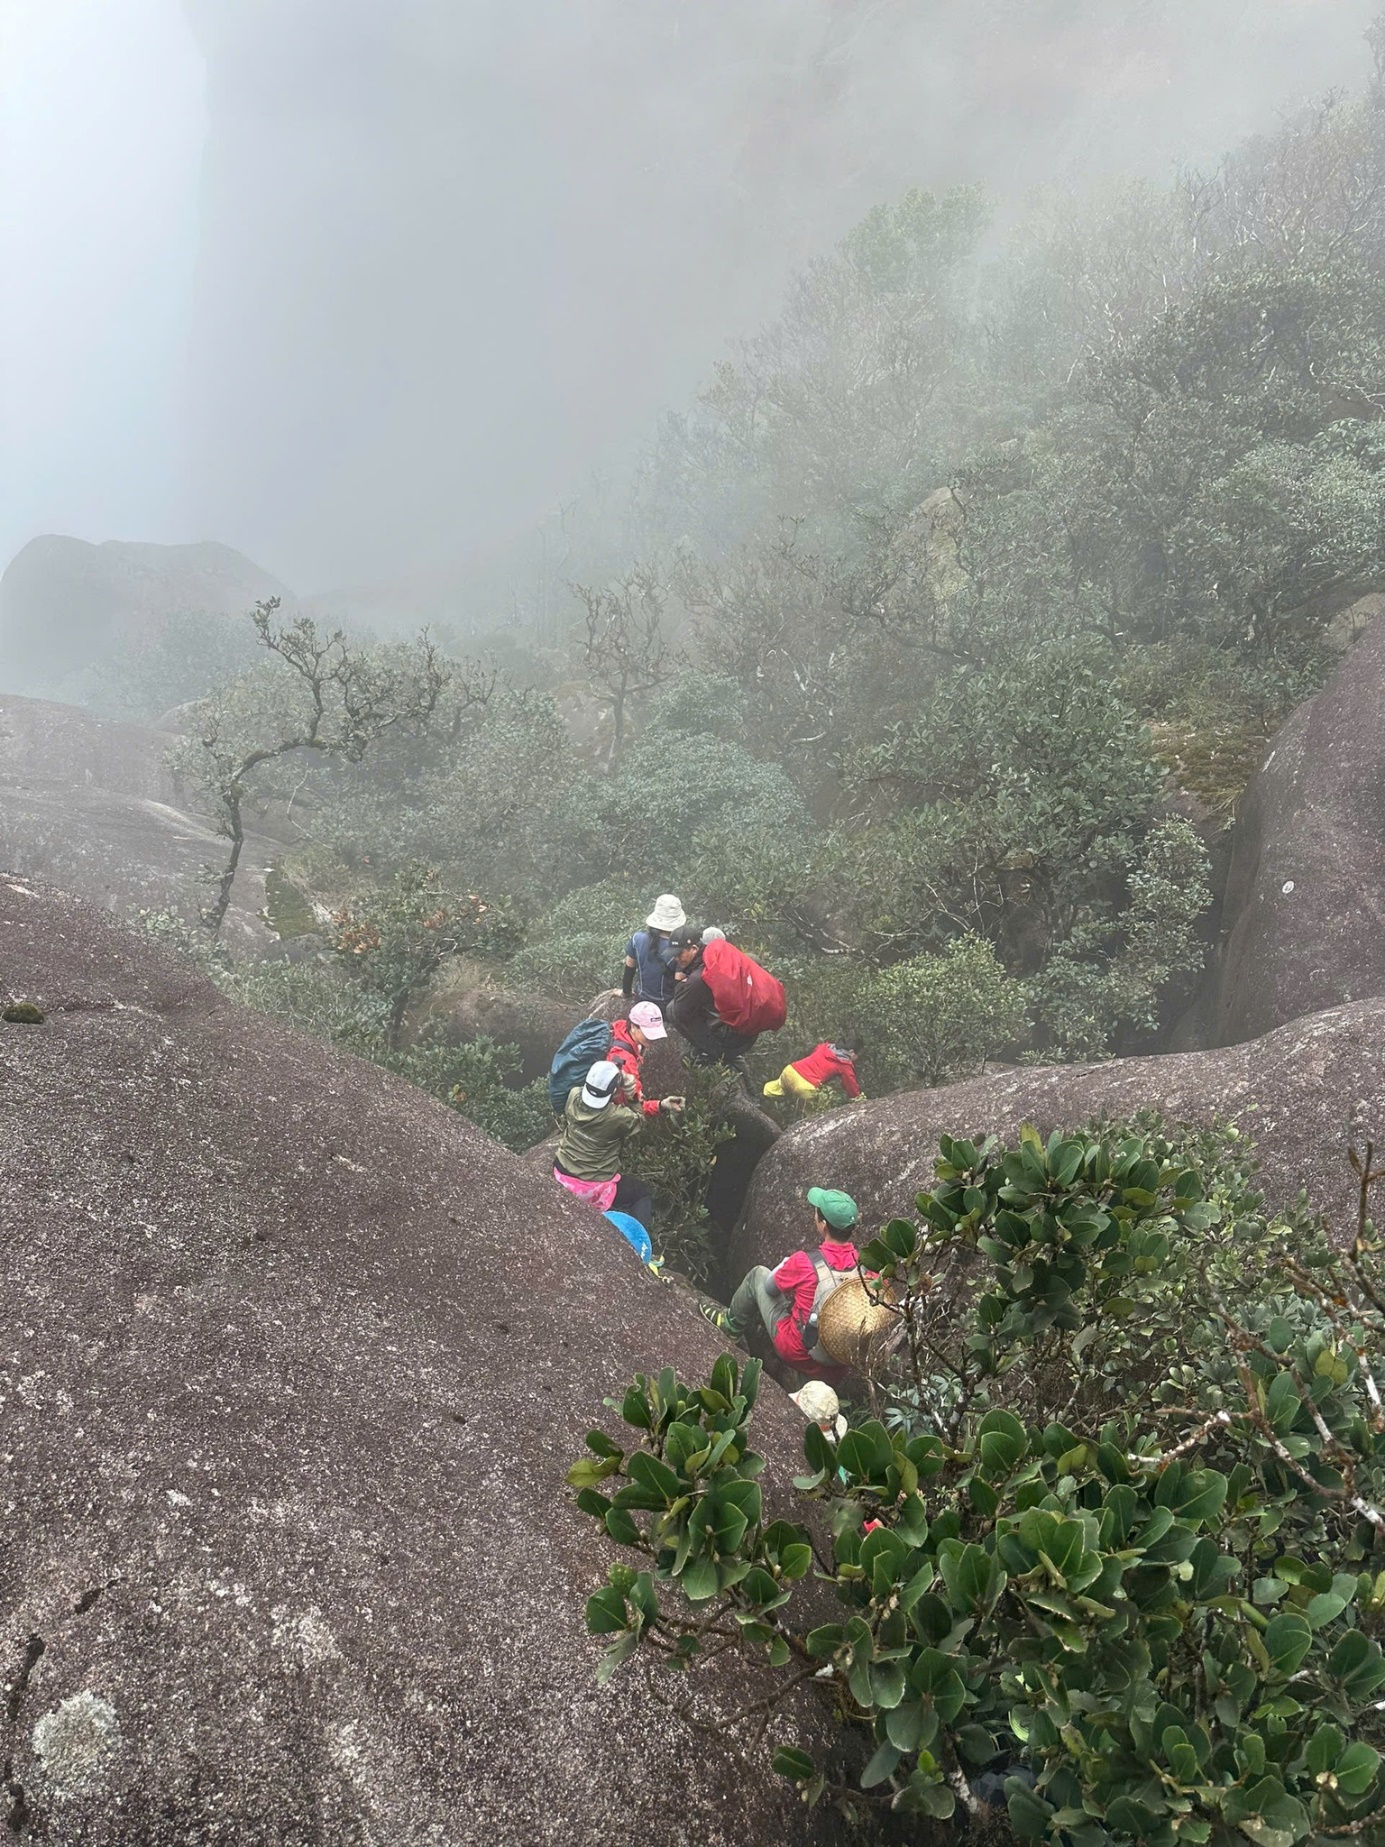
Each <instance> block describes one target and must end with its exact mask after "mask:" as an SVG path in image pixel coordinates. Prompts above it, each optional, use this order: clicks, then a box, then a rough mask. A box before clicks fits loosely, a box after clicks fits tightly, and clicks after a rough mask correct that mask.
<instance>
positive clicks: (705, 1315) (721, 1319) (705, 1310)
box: [697, 1301, 736, 1335]
mask: <svg viewBox="0 0 1385 1847" xmlns="http://www.w3.org/2000/svg"><path fill="white" fill-rule="evenodd" d="M697 1312H698V1313H699V1314H700V1315H701V1317H702V1319H703V1320H704V1321H710V1322H711V1324H712V1326H713V1327H714V1328H715V1329H716V1331H717V1333H718V1334H731V1335H734V1334H735V1331H736V1330H735V1327H734V1326H733V1324H732V1321H731V1317H730V1315H729V1314H728V1313H727V1311H726V1310H725V1309H724V1308H721V1307H719V1306H718V1304H717V1303H715V1302H706V1301H703V1302H699V1303H698V1305H697Z"/></svg>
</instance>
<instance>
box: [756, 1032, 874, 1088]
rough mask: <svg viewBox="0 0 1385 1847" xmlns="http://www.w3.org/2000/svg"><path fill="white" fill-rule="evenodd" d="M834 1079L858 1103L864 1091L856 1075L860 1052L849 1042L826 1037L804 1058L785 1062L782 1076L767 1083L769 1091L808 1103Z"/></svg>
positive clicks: (780, 1074) (766, 1086)
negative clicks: (842, 1043)
mask: <svg viewBox="0 0 1385 1847" xmlns="http://www.w3.org/2000/svg"><path fill="white" fill-rule="evenodd" d="M833 1079H835V1080H836V1081H837V1082H838V1083H839V1084H840V1085H841V1087H842V1089H843V1091H844V1092H845V1093H846V1097H847V1101H848V1102H853V1103H854V1102H855V1101H856V1099H857V1098H858V1097H859V1096H860V1095H861V1085H860V1081H859V1079H858V1078H857V1076H856V1053H855V1052H854V1050H853V1049H852V1048H851V1047H850V1046H849V1045H830V1044H829V1043H828V1042H827V1040H825V1039H824V1040H823V1042H822V1044H821V1045H815V1046H814V1047H813V1049H812V1051H811V1052H809V1053H807V1054H806V1055H805V1056H804V1057H803V1058H796V1059H795V1060H794V1061H793V1063H792V1064H791V1065H785V1066H784V1069H783V1070H782V1071H781V1072H780V1073H779V1075H778V1077H775V1078H771V1079H770V1081H769V1083H768V1084H766V1085H765V1095H766V1096H767V1097H796V1098H797V1099H798V1101H799V1102H800V1103H806V1102H808V1101H809V1100H810V1099H811V1098H813V1097H815V1096H816V1095H817V1094H818V1092H819V1091H820V1090H821V1089H822V1087H823V1085H824V1084H830V1083H831V1082H832V1081H833Z"/></svg>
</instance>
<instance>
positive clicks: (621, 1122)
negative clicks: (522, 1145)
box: [558, 1084, 644, 1180]
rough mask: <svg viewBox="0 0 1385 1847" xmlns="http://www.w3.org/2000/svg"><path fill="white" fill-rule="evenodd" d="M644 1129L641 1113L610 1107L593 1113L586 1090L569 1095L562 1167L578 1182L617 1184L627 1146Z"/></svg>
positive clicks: (575, 1089) (560, 1154)
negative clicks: (584, 1096)
mask: <svg viewBox="0 0 1385 1847" xmlns="http://www.w3.org/2000/svg"><path fill="white" fill-rule="evenodd" d="M643 1127H644V1118H643V1116H642V1115H641V1113H640V1111H639V1110H637V1109H627V1108H626V1107H625V1105H624V1104H623V1103H608V1104H607V1105H606V1107H605V1109H592V1108H591V1107H590V1105H589V1104H586V1103H584V1102H583V1101H582V1086H581V1085H580V1084H575V1085H574V1086H573V1088H572V1089H571V1090H570V1091H569V1092H568V1093H567V1109H566V1110H565V1111H564V1112H563V1134H562V1139H561V1141H560V1142H559V1143H558V1165H559V1167H561V1168H562V1169H563V1171H564V1173H569V1174H571V1175H572V1176H573V1177H574V1179H577V1180H614V1179H615V1177H616V1175H617V1174H618V1173H619V1172H620V1164H621V1159H622V1156H623V1153H624V1149H625V1144H626V1142H627V1141H628V1140H629V1139H630V1137H631V1136H632V1135H638V1134H639V1132H640V1130H641V1129H642V1128H643Z"/></svg>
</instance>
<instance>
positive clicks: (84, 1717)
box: [33, 1687, 120, 1801]
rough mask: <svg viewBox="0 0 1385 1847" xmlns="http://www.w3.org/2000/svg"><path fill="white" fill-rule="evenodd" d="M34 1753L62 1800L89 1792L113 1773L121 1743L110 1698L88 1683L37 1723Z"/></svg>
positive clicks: (56, 1796) (51, 1792)
mask: <svg viewBox="0 0 1385 1847" xmlns="http://www.w3.org/2000/svg"><path fill="white" fill-rule="evenodd" d="M33 1742H34V1755H35V1756H36V1757H37V1758H38V1760H39V1762H40V1764H42V1766H43V1777H44V1781H45V1783H46V1784H47V1787H48V1793H49V1795H50V1796H52V1797H53V1798H54V1799H55V1800H57V1801H62V1800H63V1799H64V1798H66V1797H71V1796H89V1795H92V1794H94V1793H95V1792H96V1791H97V1790H99V1789H100V1788H101V1786H102V1784H103V1783H105V1781H106V1780H107V1778H108V1777H109V1775H110V1772H111V1768H112V1765H113V1764H114V1761H115V1758H116V1755H117V1753H118V1751H119V1749H120V1724H119V1721H118V1720H117V1718H116V1716H115V1707H114V1706H112V1705H111V1703H110V1701H109V1700H105V1699H102V1698H101V1696H100V1695H99V1694H97V1693H93V1692H91V1691H90V1689H89V1688H86V1687H84V1688H83V1689H82V1691H81V1692H80V1693H74V1694H73V1695H72V1697H71V1698H70V1699H65V1700H64V1701H63V1702H62V1704H61V1705H60V1706H56V1707H54V1709H53V1711H52V1712H46V1713H44V1715H43V1717H42V1718H41V1719H40V1720H39V1722H38V1724H37V1725H36V1726H35V1727H34V1741H33Z"/></svg>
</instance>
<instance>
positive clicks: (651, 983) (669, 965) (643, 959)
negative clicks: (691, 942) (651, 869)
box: [621, 891, 688, 1012]
mask: <svg viewBox="0 0 1385 1847" xmlns="http://www.w3.org/2000/svg"><path fill="white" fill-rule="evenodd" d="M687 921H688V919H687V916H686V914H685V912H684V910H683V907H682V905H681V904H680V903H679V902H678V900H677V898H675V897H674V895H673V893H672V892H668V891H666V892H664V893H663V894H662V895H661V896H660V897H658V898H656V899H655V901H654V909H653V910H652V911H651V912H650V913H649V916H648V917H647V918H646V919H645V924H644V928H643V930H636V932H635V934H634V935H633V936H632V937H631V938H630V941H629V942H628V943H627V944H626V945H625V972H624V976H623V978H622V981H621V992H622V993H623V994H624V995H626V996H627V998H629V999H631V1000H652V1001H653V1002H654V1004H655V1006H656V1007H658V1008H659V1010H660V1012H662V1011H664V1009H666V1008H667V1006H668V1004H669V1002H670V1001H671V1000H672V999H673V991H674V982H673V977H674V972H675V963H674V955H673V950H672V948H671V947H670V946H669V938H670V937H671V936H672V935H673V932H674V931H675V930H681V929H683V928H684V926H685V925H686V924H687Z"/></svg>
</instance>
